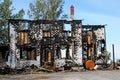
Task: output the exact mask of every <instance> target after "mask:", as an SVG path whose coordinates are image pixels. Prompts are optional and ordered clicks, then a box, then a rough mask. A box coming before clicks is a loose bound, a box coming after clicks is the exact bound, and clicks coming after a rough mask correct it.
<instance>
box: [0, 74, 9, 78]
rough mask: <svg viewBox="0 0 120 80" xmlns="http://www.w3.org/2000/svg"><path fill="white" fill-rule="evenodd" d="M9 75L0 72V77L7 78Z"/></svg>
mask: <svg viewBox="0 0 120 80" xmlns="http://www.w3.org/2000/svg"><path fill="white" fill-rule="evenodd" d="M8 77H9V75H8V74H0V78H8Z"/></svg>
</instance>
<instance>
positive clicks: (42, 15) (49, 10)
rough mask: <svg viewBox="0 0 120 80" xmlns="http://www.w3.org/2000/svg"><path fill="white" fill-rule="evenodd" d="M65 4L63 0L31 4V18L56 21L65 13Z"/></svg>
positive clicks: (42, 0)
mask: <svg viewBox="0 0 120 80" xmlns="http://www.w3.org/2000/svg"><path fill="white" fill-rule="evenodd" d="M63 4H64V1H63V0H36V2H34V3H30V4H29V10H28V15H29V18H32V19H35V20H37V19H43V20H56V19H58V18H59V17H60V15H61V13H62V12H63V10H62V9H63Z"/></svg>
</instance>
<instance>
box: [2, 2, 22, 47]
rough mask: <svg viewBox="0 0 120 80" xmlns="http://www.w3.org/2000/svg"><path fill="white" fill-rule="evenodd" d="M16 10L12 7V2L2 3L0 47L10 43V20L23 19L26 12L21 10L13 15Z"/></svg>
mask: <svg viewBox="0 0 120 80" xmlns="http://www.w3.org/2000/svg"><path fill="white" fill-rule="evenodd" d="M13 10H15V8H14V7H13V6H12V0H3V1H0V46H1V45H3V44H4V45H5V44H7V42H8V24H7V23H8V19H10V18H23V16H24V10H23V9H21V10H20V11H19V12H18V13H16V14H12V11H13Z"/></svg>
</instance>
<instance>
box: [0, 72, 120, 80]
mask: <svg viewBox="0 0 120 80" xmlns="http://www.w3.org/2000/svg"><path fill="white" fill-rule="evenodd" d="M0 80H120V70H110V71H85V72H57V73H44V74H26V75H23V74H21V75H11V76H8V77H5V78H0Z"/></svg>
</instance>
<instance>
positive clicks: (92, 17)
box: [12, 0, 120, 59]
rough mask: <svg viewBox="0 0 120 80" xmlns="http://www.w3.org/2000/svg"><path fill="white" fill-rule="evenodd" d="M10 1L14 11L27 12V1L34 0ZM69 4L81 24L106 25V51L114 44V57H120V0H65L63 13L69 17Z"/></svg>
mask: <svg viewBox="0 0 120 80" xmlns="http://www.w3.org/2000/svg"><path fill="white" fill-rule="evenodd" d="M12 1H13V6H14V7H15V8H16V10H15V11H14V13H15V12H18V11H19V10H20V9H22V8H23V9H24V10H26V12H27V10H28V7H29V3H30V2H34V1H35V0H12ZM71 5H73V6H74V9H75V12H74V19H76V20H83V21H82V24H84V25H86V24H89V25H106V26H105V28H106V40H107V51H108V52H110V53H111V54H112V44H114V46H115V58H116V59H120V36H119V34H120V31H119V30H120V25H119V23H120V10H119V8H120V0H65V3H64V7H63V13H65V14H68V17H70V6H71ZM26 14H27V13H26ZM24 18H25V19H27V18H28V17H27V16H25V17H24Z"/></svg>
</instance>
